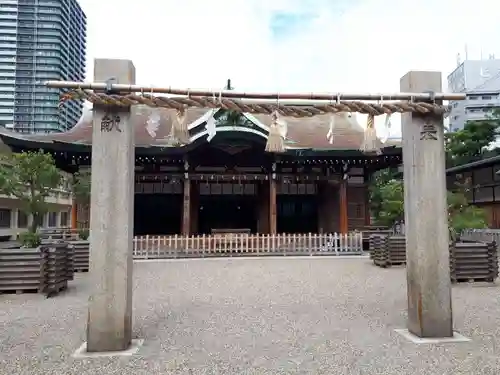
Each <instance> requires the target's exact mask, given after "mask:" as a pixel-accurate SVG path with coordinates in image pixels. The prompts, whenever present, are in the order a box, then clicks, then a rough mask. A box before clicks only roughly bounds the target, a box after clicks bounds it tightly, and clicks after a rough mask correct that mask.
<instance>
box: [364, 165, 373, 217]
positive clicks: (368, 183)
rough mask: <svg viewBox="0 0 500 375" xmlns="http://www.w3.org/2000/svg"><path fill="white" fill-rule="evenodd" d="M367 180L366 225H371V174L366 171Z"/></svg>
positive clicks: (365, 180) (365, 192)
mask: <svg viewBox="0 0 500 375" xmlns="http://www.w3.org/2000/svg"><path fill="white" fill-rule="evenodd" d="M364 175H365V178H364V190H365V191H364V194H365V225H366V226H368V225H371V223H372V220H371V210H370V181H371V177H372V175H371V173H370V172H367V171H366V169H365V173H364Z"/></svg>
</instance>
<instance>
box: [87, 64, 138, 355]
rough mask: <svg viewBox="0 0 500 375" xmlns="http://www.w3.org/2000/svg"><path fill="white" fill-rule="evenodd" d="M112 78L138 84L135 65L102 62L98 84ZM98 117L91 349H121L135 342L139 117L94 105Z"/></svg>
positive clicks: (93, 190)
mask: <svg viewBox="0 0 500 375" xmlns="http://www.w3.org/2000/svg"><path fill="white" fill-rule="evenodd" d="M110 78H114V79H115V82H116V83H120V84H135V68H134V65H133V64H132V62H131V61H129V60H108V59H96V60H95V62H94V80H95V81H97V82H105V81H107V80H108V79H110ZM132 111H133V109H132ZM93 116H94V117H93V131H92V180H91V184H92V187H91V209H90V254H91V255H90V276H91V278H90V279H91V280H93V288H92V290H91V295H90V298H89V313H88V325H87V351H88V352H107V351H120V350H125V349H127V348H128V347H129V346H130V344H131V339H132V236H133V224H134V220H133V219H134V212H133V210H134V174H135V170H134V164H135V163H134V160H135V152H134V126H133V120H132V116H133V114H132V115H131V113H130V110H129V109H126V108H120V109H119V110H118V109H116V108H106V107H100V106H94V114H93ZM117 116H119V118H118V117H117Z"/></svg>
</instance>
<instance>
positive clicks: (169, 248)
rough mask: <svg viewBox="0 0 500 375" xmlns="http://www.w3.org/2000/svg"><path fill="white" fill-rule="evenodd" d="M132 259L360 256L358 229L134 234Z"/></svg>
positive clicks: (361, 247) (361, 250)
mask: <svg viewBox="0 0 500 375" xmlns="http://www.w3.org/2000/svg"><path fill="white" fill-rule="evenodd" d="M133 254H134V258H135V259H172V258H203V257H216V256H266V255H285V256H286V255H289V256H291V255H361V254H363V236H362V234H361V232H352V233H348V234H338V233H328V234H315V233H308V234H276V235H269V234H245V233H232V234H231V233H228V234H211V235H194V236H181V235H173V236H137V237H134V248H133Z"/></svg>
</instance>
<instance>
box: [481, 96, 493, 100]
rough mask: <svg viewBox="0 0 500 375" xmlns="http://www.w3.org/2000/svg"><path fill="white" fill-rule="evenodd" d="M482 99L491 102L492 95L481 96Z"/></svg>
mask: <svg viewBox="0 0 500 375" xmlns="http://www.w3.org/2000/svg"><path fill="white" fill-rule="evenodd" d="M481 99H483V100H491V95H485V96H481Z"/></svg>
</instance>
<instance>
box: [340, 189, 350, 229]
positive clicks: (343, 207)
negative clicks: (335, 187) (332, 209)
mask: <svg viewBox="0 0 500 375" xmlns="http://www.w3.org/2000/svg"><path fill="white" fill-rule="evenodd" d="M347 210H348V204H347V179H342V180H341V181H340V184H339V222H340V233H342V234H346V233H347V232H349V216H348V211H347Z"/></svg>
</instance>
